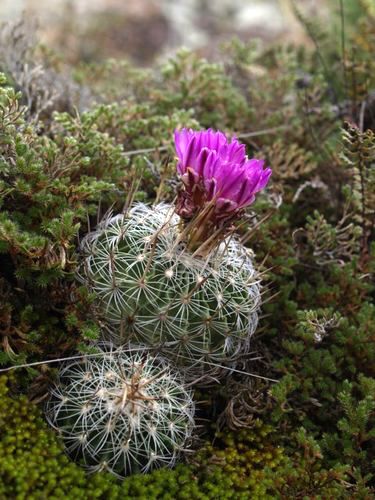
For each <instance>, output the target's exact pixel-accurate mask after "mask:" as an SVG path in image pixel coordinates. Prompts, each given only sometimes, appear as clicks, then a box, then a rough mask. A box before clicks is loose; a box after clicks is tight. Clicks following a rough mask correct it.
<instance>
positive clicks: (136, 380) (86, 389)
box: [47, 344, 194, 477]
mask: <svg viewBox="0 0 375 500" xmlns="http://www.w3.org/2000/svg"><path fill="white" fill-rule="evenodd" d="M193 414H194V404H193V402H192V398H191V393H190V391H189V390H187V389H186V388H185V387H184V386H183V380H182V379H181V377H180V376H179V375H178V374H177V373H175V372H174V371H173V370H172V369H171V368H170V367H169V365H168V364H167V362H166V361H165V360H164V359H163V358H161V357H160V356H158V357H155V356H151V355H150V354H148V353H146V351H145V350H142V349H141V348H137V350H136V351H135V352H133V350H126V349H124V348H113V347H112V346H111V345H110V344H102V345H101V347H100V353H99V355H98V356H97V357H90V358H85V359H84V360H83V361H76V362H73V363H69V364H67V365H66V366H64V367H63V368H62V369H61V371H60V374H59V380H58V382H57V384H56V386H55V388H54V389H53V390H52V397H51V399H50V401H49V403H48V406H47V418H48V419H49V422H50V423H51V425H52V426H53V427H55V428H56V429H57V430H58V431H59V432H60V433H61V435H62V438H63V439H64V441H65V443H66V446H67V450H68V452H69V453H70V454H71V455H73V456H75V458H76V459H78V460H81V461H82V462H83V464H84V465H85V466H86V467H87V468H88V469H89V470H91V471H97V470H108V471H111V472H113V473H114V474H116V475H117V476H119V477H123V476H125V475H128V474H130V473H136V472H146V471H148V470H150V469H153V468H155V467H160V466H172V465H173V464H174V463H175V460H176V458H177V457H178V455H179V454H180V452H181V451H182V450H183V448H184V446H185V445H186V444H187V441H188V440H189V438H190V435H191V432H192V429H193V424H194V422H193Z"/></svg>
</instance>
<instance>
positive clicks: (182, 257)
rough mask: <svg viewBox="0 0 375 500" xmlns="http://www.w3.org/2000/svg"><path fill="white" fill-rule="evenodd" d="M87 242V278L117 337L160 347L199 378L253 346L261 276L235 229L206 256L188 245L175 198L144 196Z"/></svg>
mask: <svg viewBox="0 0 375 500" xmlns="http://www.w3.org/2000/svg"><path fill="white" fill-rule="evenodd" d="M82 250H83V254H84V259H83V263H82V266H81V278H82V279H83V281H84V282H85V283H86V284H87V285H88V287H89V288H90V289H91V290H92V291H93V292H95V294H96V296H97V298H98V311H99V314H100V315H101V316H102V318H103V319H104V322H105V323H106V324H107V326H108V327H109V332H110V338H111V340H112V341H114V342H117V343H119V344H121V343H126V342H135V343H137V344H138V343H139V344H144V345H147V346H149V347H153V348H155V349H157V350H158V351H160V352H162V353H163V354H164V355H165V356H167V357H168V358H169V359H170V360H172V362H173V364H175V365H177V366H178V367H180V369H185V372H186V373H185V374H186V375H187V376H189V377H190V376H192V377H194V378H195V377H201V376H203V375H204V374H205V375H208V374H211V375H212V374H213V373H214V372H216V373H215V376H217V374H218V373H219V372H220V369H219V367H220V366H222V365H223V364H225V365H227V366H233V365H234V364H235V362H236V360H237V359H238V357H239V355H244V354H246V353H248V351H249V339H250V337H251V335H252V334H253V333H254V331H255V329H256V326H257V320H258V315H257V311H258V309H259V307H260V302H261V294H260V287H259V277H258V275H257V273H256V272H255V270H254V268H253V265H252V259H251V252H250V251H249V250H248V249H246V248H245V247H244V246H243V245H242V244H241V243H240V242H239V241H238V240H236V239H235V238H234V237H233V236H229V237H227V238H226V239H224V241H222V242H221V243H220V244H218V245H217V246H216V247H214V248H213V249H212V250H211V251H209V252H208V253H206V254H205V255H204V256H203V257H202V255H198V254H197V252H194V251H192V250H190V249H189V248H188V247H187V245H186V241H185V239H184V226H183V223H182V220H181V218H180V216H178V215H177V214H176V213H175V211H174V207H173V206H169V205H163V204H162V205H158V206H156V207H148V206H145V205H143V204H138V205H135V206H134V207H133V208H132V209H131V210H130V211H129V213H128V214H127V215H118V216H116V217H113V218H111V219H109V220H107V221H106V222H104V223H102V224H101V225H100V226H99V228H98V230H97V231H95V232H93V233H91V234H89V235H88V236H87V237H86V238H85V240H84V241H83V244H82Z"/></svg>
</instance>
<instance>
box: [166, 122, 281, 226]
mask: <svg viewBox="0 0 375 500" xmlns="http://www.w3.org/2000/svg"><path fill="white" fill-rule="evenodd" d="M174 139H175V145H176V152H177V157H178V164H177V172H178V173H179V174H180V176H181V178H182V181H183V184H184V190H183V191H182V192H181V193H180V194H179V199H178V202H177V213H179V215H181V216H182V217H183V218H185V219H190V218H192V217H193V216H194V215H195V214H197V212H198V211H199V210H201V209H203V208H204V207H205V206H207V204H208V203H211V204H212V205H213V206H214V214H215V215H214V216H215V219H216V221H218V220H228V219H233V218H235V216H236V215H237V214H238V213H239V212H240V211H241V210H242V209H244V208H245V207H247V206H248V205H250V204H251V203H252V202H253V201H254V199H255V194H256V193H257V192H259V191H260V190H261V189H263V188H264V187H265V186H266V184H267V182H268V180H269V178H270V176H271V173H272V171H271V169H270V168H265V169H264V168H263V166H264V161H263V160H257V159H251V160H249V159H248V158H247V156H246V152H245V146H244V145H243V144H240V143H239V142H238V140H237V139H235V138H234V139H232V140H231V142H228V139H227V138H226V136H225V135H224V134H223V133H222V132H214V131H213V130H211V129H208V130H205V131H202V132H196V131H194V130H187V129H182V130H181V131H175V134H174ZM215 225H216V224H215Z"/></svg>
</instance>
